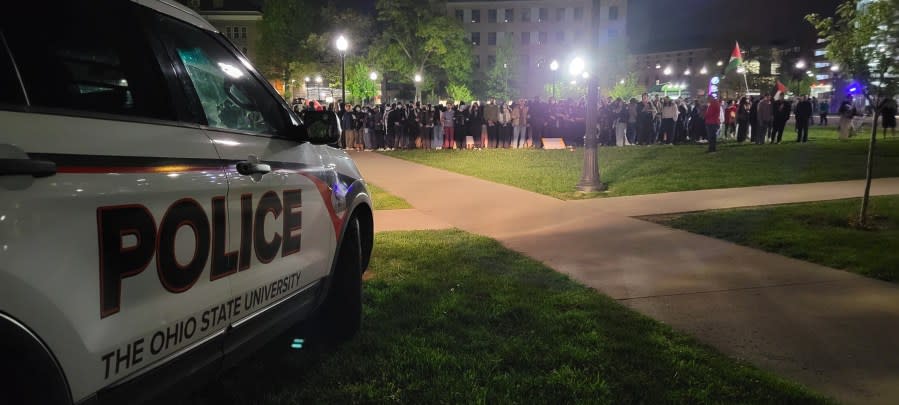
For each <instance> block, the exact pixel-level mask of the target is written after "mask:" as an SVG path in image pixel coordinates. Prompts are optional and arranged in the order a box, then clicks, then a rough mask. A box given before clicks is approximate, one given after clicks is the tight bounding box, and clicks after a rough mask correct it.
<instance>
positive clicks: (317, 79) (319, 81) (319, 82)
mask: <svg viewBox="0 0 899 405" xmlns="http://www.w3.org/2000/svg"><path fill="white" fill-rule="evenodd" d="M315 82H316V83H318V84H322V77H321V76H315Z"/></svg>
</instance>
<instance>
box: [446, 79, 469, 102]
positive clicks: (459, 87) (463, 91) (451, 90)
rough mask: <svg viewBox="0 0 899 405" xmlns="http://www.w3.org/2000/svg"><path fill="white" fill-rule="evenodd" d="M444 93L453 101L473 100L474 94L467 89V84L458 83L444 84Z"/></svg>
mask: <svg viewBox="0 0 899 405" xmlns="http://www.w3.org/2000/svg"><path fill="white" fill-rule="evenodd" d="M446 93H447V94H448V95H449V98H450V99H451V100H453V101H455V102H457V103H458V102H461V101H465V102H469V101H471V100H474V95H473V94H471V90H469V89H468V86H466V85H464V84H459V83H450V84H448V85H447V86H446Z"/></svg>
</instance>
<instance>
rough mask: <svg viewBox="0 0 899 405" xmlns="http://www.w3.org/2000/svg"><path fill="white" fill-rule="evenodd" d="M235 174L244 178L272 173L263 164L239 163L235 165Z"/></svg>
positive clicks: (270, 168)
mask: <svg viewBox="0 0 899 405" xmlns="http://www.w3.org/2000/svg"><path fill="white" fill-rule="evenodd" d="M237 172H238V173H240V174H242V175H244V176H251V175H254V174H266V173H271V172H272V167H271V166H269V165H267V164H265V163H253V162H239V163H237Z"/></svg>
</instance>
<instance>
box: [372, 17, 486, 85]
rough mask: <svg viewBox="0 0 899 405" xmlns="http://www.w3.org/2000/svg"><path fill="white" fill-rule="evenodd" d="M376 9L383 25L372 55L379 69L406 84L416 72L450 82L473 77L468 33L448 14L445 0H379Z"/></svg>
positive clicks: (464, 81) (462, 80)
mask: <svg viewBox="0 0 899 405" xmlns="http://www.w3.org/2000/svg"><path fill="white" fill-rule="evenodd" d="M376 8H377V11H378V21H380V22H381V23H382V25H383V27H384V28H383V30H382V33H381V35H380V36H379V37H378V40H377V41H375V43H374V45H373V46H372V49H371V52H370V56H371V58H372V60H373V61H374V64H375V66H376V67H377V68H378V69H379V70H380V71H382V72H384V73H385V74H391V75H393V76H394V78H393V80H398V81H399V82H401V83H407V84H411V83H412V78H413V76H414V75H415V74H416V73H421V74H422V75H424V76H425V77H426V78H428V79H430V80H435V81H437V80H441V81H445V82H447V83H448V82H453V83H466V82H467V80H468V79H469V78H470V77H471V62H472V61H471V43H470V42H469V39H468V34H467V33H466V32H465V30H464V29H462V26H461V24H459V23H458V22H457V21H455V20H453V19H451V18H449V17H447V16H446V7H445V5H444V3H443V2H441V1H436V0H427V1H419V0H378V2H377V3H376Z"/></svg>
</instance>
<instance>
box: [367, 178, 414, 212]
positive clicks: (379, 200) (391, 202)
mask: <svg viewBox="0 0 899 405" xmlns="http://www.w3.org/2000/svg"><path fill="white" fill-rule="evenodd" d="M366 187H367V188H368V192H369V194H371V201H372V204H374V208H375V209H376V210H402V209H409V208H412V205H410V204H409V203H408V202H406V200H404V199H402V198H400V197H397V196H395V195H393V194H390V193H388V192H387V191H386V190H384V189H383V188H381V187H378V186H376V185H374V184H372V183H367V184H366Z"/></svg>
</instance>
